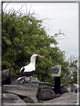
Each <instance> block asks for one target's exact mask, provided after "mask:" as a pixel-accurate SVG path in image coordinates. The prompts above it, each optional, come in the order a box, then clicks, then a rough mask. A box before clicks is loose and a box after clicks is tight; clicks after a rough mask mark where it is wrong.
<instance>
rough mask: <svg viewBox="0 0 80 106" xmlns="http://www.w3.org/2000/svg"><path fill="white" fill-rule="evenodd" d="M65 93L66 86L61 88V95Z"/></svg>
mask: <svg viewBox="0 0 80 106" xmlns="http://www.w3.org/2000/svg"><path fill="white" fill-rule="evenodd" d="M65 92H68V90H67V86H62V87H61V92H60V93H61V94H63V93H65Z"/></svg>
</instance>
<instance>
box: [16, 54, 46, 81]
mask: <svg viewBox="0 0 80 106" xmlns="http://www.w3.org/2000/svg"><path fill="white" fill-rule="evenodd" d="M36 58H45V57H44V56H41V55H38V54H33V55H32V56H31V58H30V63H29V64H28V65H26V66H24V67H22V68H21V69H20V76H19V78H18V79H17V81H18V80H21V79H24V78H25V77H30V76H32V75H33V73H34V72H35V70H36V67H35V64H36ZM30 80H31V78H30Z"/></svg>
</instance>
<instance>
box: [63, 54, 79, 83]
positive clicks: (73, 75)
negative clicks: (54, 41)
mask: <svg viewBox="0 0 80 106" xmlns="http://www.w3.org/2000/svg"><path fill="white" fill-rule="evenodd" d="M68 62H69V71H67V73H66V74H65V77H64V79H66V81H67V83H76V84H77V77H78V75H77V72H78V69H77V62H78V61H77V58H76V57H75V56H73V55H71V56H70V58H69V59H68Z"/></svg>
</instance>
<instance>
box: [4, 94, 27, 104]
mask: <svg viewBox="0 0 80 106" xmlns="http://www.w3.org/2000/svg"><path fill="white" fill-rule="evenodd" d="M2 99H3V104H4V103H20V104H21V103H22V104H23V103H24V104H26V103H25V102H24V101H23V100H22V99H20V98H19V97H18V96H17V95H15V94H10V93H3V96H2Z"/></svg>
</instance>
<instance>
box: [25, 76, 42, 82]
mask: <svg viewBox="0 0 80 106" xmlns="http://www.w3.org/2000/svg"><path fill="white" fill-rule="evenodd" d="M25 81H30V77H26V78H25ZM31 82H37V83H39V82H40V81H39V80H38V79H37V78H35V77H32V76H31Z"/></svg>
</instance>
